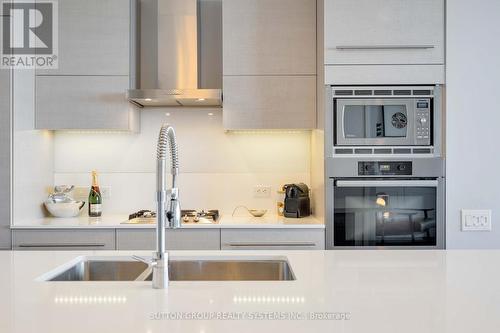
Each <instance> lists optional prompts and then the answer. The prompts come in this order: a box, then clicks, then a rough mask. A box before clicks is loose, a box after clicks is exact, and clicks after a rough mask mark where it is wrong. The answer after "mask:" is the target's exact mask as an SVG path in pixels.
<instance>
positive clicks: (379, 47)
mask: <svg viewBox="0 0 500 333" xmlns="http://www.w3.org/2000/svg"><path fill="white" fill-rule="evenodd" d="M433 48H434V45H339V46H336V47H335V49H337V50H341V51H343V50H347V51H348V50H426V49H433ZM329 50H331V48H329Z"/></svg>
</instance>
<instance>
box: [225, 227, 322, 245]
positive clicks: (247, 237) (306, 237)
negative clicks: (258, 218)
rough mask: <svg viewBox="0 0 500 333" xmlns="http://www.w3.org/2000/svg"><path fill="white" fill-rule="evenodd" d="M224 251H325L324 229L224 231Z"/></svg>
mask: <svg viewBox="0 0 500 333" xmlns="http://www.w3.org/2000/svg"><path fill="white" fill-rule="evenodd" d="M221 249H222V250H324V249H325V230H324V229H308V230H304V229H295V230H292V229H270V230H269V229H222V230H221Z"/></svg>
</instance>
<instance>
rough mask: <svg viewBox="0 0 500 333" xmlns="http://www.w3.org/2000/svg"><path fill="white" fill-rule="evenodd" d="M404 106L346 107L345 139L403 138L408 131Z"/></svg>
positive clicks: (406, 112) (406, 113)
mask: <svg viewBox="0 0 500 333" xmlns="http://www.w3.org/2000/svg"><path fill="white" fill-rule="evenodd" d="M407 125H408V111H407V110H406V105H346V106H344V132H345V137H346V138H356V139H364V138H368V139H374V138H403V137H406V136H407V131H408V126H407Z"/></svg>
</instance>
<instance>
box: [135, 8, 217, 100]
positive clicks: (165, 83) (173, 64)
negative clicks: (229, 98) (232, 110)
mask: <svg viewBox="0 0 500 333" xmlns="http://www.w3.org/2000/svg"><path fill="white" fill-rule="evenodd" d="M136 5H137V11H136V13H137V18H136V19H134V22H133V24H132V27H134V26H135V27H137V28H136V29H135V28H134V29H135V31H134V32H133V33H132V35H135V36H136V37H135V38H134V39H135V40H134V41H133V42H132V44H135V45H136V46H135V47H136V48H137V49H136V50H135V51H136V52H135V54H134V52H132V58H135V59H131V61H132V62H133V63H134V65H135V66H132V67H135V70H133V71H132V73H135V75H133V74H132V77H135V79H132V80H131V82H132V84H131V85H132V87H131V88H134V89H130V90H128V92H127V98H128V99H129V101H130V102H132V103H134V104H136V105H139V106H141V107H143V106H176V107H179V106H192V107H197V106H211V107H214V106H221V105H222V91H221V87H222V0H138V2H137V3H136Z"/></svg>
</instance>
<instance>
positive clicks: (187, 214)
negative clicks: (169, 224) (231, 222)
mask: <svg viewBox="0 0 500 333" xmlns="http://www.w3.org/2000/svg"><path fill="white" fill-rule="evenodd" d="M181 219H182V223H217V222H218V221H219V211H218V210H217V209H209V210H201V211H200V210H195V209H183V210H181ZM122 223H123V224H153V223H156V212H153V211H150V210H140V211H138V212H136V213H133V214H130V215H129V217H128V221H125V222H122Z"/></svg>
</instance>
